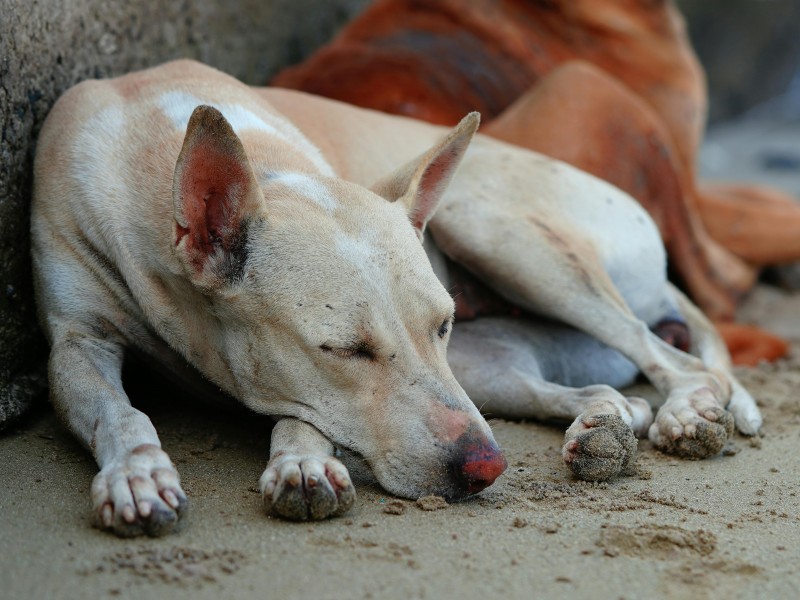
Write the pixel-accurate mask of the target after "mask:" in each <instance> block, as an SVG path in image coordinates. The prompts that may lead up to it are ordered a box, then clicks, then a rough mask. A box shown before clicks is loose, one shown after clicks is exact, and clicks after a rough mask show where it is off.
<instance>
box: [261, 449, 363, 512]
mask: <svg viewBox="0 0 800 600" xmlns="http://www.w3.org/2000/svg"><path fill="white" fill-rule="evenodd" d="M259 485H260V487H261V496H262V498H263V500H264V508H265V509H266V510H267V512H268V513H269V514H273V515H276V516H279V517H283V518H284V519H291V520H293V521H308V520H319V519H326V518H328V517H335V516H338V515H341V514H343V513H345V512H347V511H348V510H350V508H351V507H352V506H353V503H354V502H355V500H356V491H355V488H354V487H353V484H352V482H351V481H350V474H349V473H348V472H347V469H346V468H345V467H344V465H343V464H342V463H340V462H339V461H338V460H337V459H335V458H333V457H332V456H325V457H319V456H297V455H292V454H284V455H280V456H277V457H275V458H273V459H272V461H271V462H270V464H269V465H268V466H267V469H266V471H264V474H263V475H262V476H261V479H260V480H259Z"/></svg>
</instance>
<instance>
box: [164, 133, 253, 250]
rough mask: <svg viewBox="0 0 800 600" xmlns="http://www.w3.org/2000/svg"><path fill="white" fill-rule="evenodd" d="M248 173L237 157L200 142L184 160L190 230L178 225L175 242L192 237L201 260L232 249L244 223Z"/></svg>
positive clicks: (182, 184) (183, 190)
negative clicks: (241, 221) (242, 217)
mask: <svg viewBox="0 0 800 600" xmlns="http://www.w3.org/2000/svg"><path fill="white" fill-rule="evenodd" d="M248 181H249V180H248V177H247V172H246V171H245V168H244V166H243V165H242V164H241V162H240V161H239V160H237V158H236V157H233V156H230V154H227V153H225V152H221V151H220V150H218V149H217V148H213V147H210V146H209V145H207V144H203V143H202V142H201V143H198V144H197V145H196V146H195V148H194V149H193V150H192V152H191V153H190V154H189V156H188V157H187V158H186V159H185V162H184V165H183V173H182V175H181V180H180V187H181V198H182V200H183V215H184V217H185V219H186V222H187V227H181V226H180V225H178V226H177V239H176V243H178V242H180V241H181V239H183V237H184V236H186V235H189V240H188V242H189V244H188V245H189V246H190V249H191V250H193V251H194V252H198V253H199V254H200V256H198V257H197V258H198V260H202V259H203V258H204V257H206V256H208V255H210V254H212V253H213V252H214V250H215V249H216V248H217V247H220V246H221V247H222V248H226V249H227V248H229V247H230V244H231V240H232V236H233V235H235V232H236V230H237V228H238V226H239V223H240V220H241V214H240V213H241V211H240V208H241V206H240V200H241V198H242V197H243V195H244V194H245V193H246V191H247V185H248Z"/></svg>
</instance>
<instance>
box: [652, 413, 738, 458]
mask: <svg viewBox="0 0 800 600" xmlns="http://www.w3.org/2000/svg"><path fill="white" fill-rule="evenodd" d="M691 411H692V409H688V408H685V409H684V410H682V411H680V412H678V411H670V410H669V409H667V407H666V406H665V407H664V408H662V410H661V411H659V414H658V416H657V417H656V421H655V423H653V425H652V426H651V427H650V440H651V441H652V442H653V443H654V444H655V445H656V447H657V448H658V449H659V450H661V451H663V452H667V453H669V454H676V455H678V456H680V457H682V458H688V459H695V460H697V459H702V458H708V457H709V456H714V455H716V454H719V453H720V452H721V451H722V449H723V448H724V447H725V443H726V442H727V441H728V438H730V437H731V436H732V435H733V430H734V419H733V415H731V413H729V412H728V411H726V410H723V409H721V408H718V407H713V408H706V409H705V410H703V412H702V414H699V413H696V412H694V413H692V414H689V413H691ZM662 413H664V414H662Z"/></svg>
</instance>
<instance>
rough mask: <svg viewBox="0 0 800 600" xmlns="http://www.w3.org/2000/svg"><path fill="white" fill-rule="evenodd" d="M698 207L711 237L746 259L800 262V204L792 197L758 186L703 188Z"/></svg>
mask: <svg viewBox="0 0 800 600" xmlns="http://www.w3.org/2000/svg"><path fill="white" fill-rule="evenodd" d="M698 206H699V208H700V215H701V216H702V219H703V223H704V224H705V226H706V227H707V229H708V231H709V233H710V234H711V236H712V237H713V238H714V239H715V240H717V241H718V242H719V243H720V244H722V245H723V246H725V247H726V248H727V249H728V250H730V251H731V252H733V253H735V254H736V255H737V256H740V257H741V258H743V259H744V260H746V261H748V262H751V263H753V264H757V265H766V264H773V263H781V262H788V261H796V260H800V205H798V204H796V203H795V202H794V201H793V199H792V198H791V197H790V196H789V195H787V194H784V193H783V192H780V191H778V190H774V189H770V188H766V187H761V186H756V185H727V184H714V185H704V186H702V188H701V189H700V193H699V194H698Z"/></svg>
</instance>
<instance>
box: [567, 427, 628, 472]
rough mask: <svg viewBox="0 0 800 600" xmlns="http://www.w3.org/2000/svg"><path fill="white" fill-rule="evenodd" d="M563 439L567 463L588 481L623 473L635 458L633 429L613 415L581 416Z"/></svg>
mask: <svg viewBox="0 0 800 600" xmlns="http://www.w3.org/2000/svg"><path fill="white" fill-rule="evenodd" d="M564 438H565V439H564V448H563V456H564V461H565V462H566V463H567V464H568V465H569V466H570V468H571V469H572V471H573V473H575V475H576V476H577V477H578V478H579V479H583V480H585V481H604V480H606V479H610V478H611V477H614V476H616V475H620V474H624V473H625V472H626V471H627V469H628V468H629V467H630V466H631V465H632V464H633V459H634V458H635V457H636V447H637V441H636V436H634V435H633V430H632V429H631V428H630V427H629V426H628V425H627V424H626V423H625V421H623V420H622V419H621V418H620V417H619V416H617V415H614V414H602V415H593V416H590V417H579V418H578V419H577V420H576V422H575V423H574V424H573V425H572V426H571V427H570V428H569V429H568V430H567V432H566V434H565V436H564Z"/></svg>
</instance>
